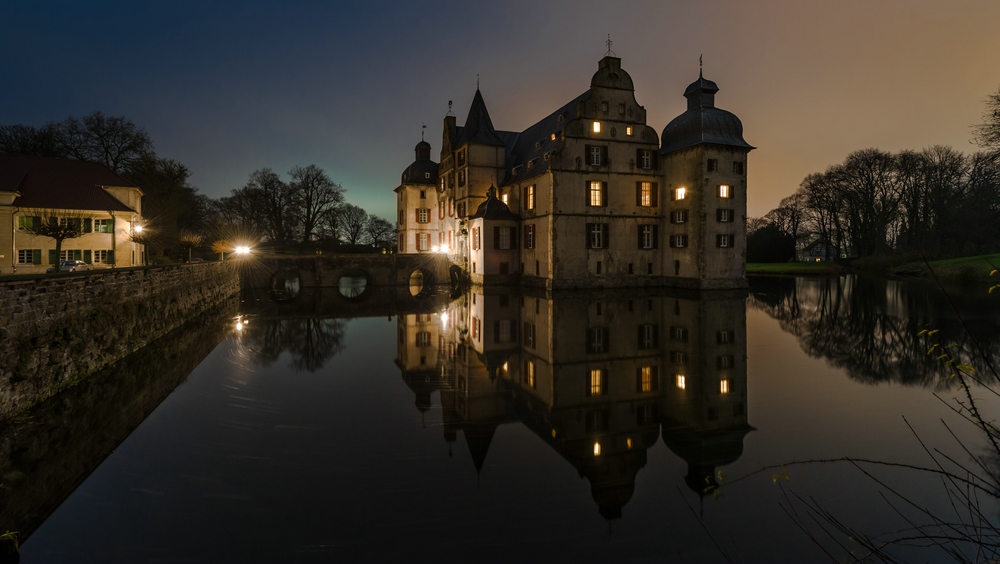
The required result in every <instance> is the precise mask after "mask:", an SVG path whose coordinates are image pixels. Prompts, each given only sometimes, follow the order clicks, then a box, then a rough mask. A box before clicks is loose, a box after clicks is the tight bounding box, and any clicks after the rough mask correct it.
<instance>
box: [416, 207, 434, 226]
mask: <svg viewBox="0 0 1000 564" xmlns="http://www.w3.org/2000/svg"><path fill="white" fill-rule="evenodd" d="M430 215H431V210H430V208H419V209H417V223H427V222H428V221H430V219H429V218H430Z"/></svg>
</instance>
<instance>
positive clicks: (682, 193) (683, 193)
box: [674, 188, 688, 200]
mask: <svg viewBox="0 0 1000 564" xmlns="http://www.w3.org/2000/svg"><path fill="white" fill-rule="evenodd" d="M687 190H688V189H687V188H677V189H675V190H674V199H675V200H683V199H684V198H686V197H687Z"/></svg>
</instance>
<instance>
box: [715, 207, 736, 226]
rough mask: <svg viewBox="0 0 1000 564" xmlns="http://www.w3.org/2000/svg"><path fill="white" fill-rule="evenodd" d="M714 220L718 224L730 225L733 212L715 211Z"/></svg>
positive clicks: (725, 210)
mask: <svg viewBox="0 0 1000 564" xmlns="http://www.w3.org/2000/svg"><path fill="white" fill-rule="evenodd" d="M715 219H716V220H717V221H719V222H720V223H731V222H732V221H733V210H727V209H718V210H715Z"/></svg>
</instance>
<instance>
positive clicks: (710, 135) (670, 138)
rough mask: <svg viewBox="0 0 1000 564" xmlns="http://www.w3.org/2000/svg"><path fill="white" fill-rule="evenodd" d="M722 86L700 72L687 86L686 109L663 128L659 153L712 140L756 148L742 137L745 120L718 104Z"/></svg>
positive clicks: (685, 93)
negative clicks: (717, 95) (719, 106)
mask: <svg viewBox="0 0 1000 564" xmlns="http://www.w3.org/2000/svg"><path fill="white" fill-rule="evenodd" d="M718 91H719V87H718V86H717V85H716V84H715V83H714V82H712V81H711V80H708V79H706V78H705V77H704V76H702V75H701V73H698V80H696V81H694V82H692V83H691V84H690V85H688V87H687V89H685V90H684V97H685V98H687V100H688V107H687V111H686V112H684V113H683V114H681V115H679V116H677V117H675V118H674V119H673V120H672V121H671V122H670V123H668V124H667V126H666V127H665V128H663V135H661V136H660V142H661V145H660V154H666V153H670V152H673V151H678V150H680V149H686V148H688V147H691V146H694V145H698V144H700V143H710V144H713V145H725V146H727V147H739V148H741V149H746V150H748V151H749V150H752V149H754V148H755V147H753V146H752V145H750V144H749V143H747V142H746V141H745V140H744V139H743V122H741V121H740V118H738V117H736V116H735V115H733V114H732V113H730V112H727V111H726V110H723V109H720V108H716V107H715V93H716V92H718Z"/></svg>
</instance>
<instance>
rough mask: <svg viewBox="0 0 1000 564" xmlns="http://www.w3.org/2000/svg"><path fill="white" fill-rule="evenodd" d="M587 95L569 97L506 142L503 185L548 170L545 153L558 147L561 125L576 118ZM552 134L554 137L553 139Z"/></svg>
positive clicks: (551, 151)
mask: <svg viewBox="0 0 1000 564" xmlns="http://www.w3.org/2000/svg"><path fill="white" fill-rule="evenodd" d="M588 98H590V90H587V91H586V92H584V93H583V94H580V95H579V96H577V97H576V98H573V99H572V100H570V101H569V102H567V103H566V104H565V105H563V107H561V108H559V109H558V110H556V111H554V112H552V113H551V114H549V115H547V116H545V117H544V118H542V119H541V120H540V121H539V122H538V123H536V124H534V125H532V126H531V127H529V128H528V129H525V130H524V131H523V132H521V133H518V134H515V137H514V139H513V140H512V142H511V143H509V144H508V145H507V158H506V165H507V177H506V178H505V179H504V181H503V184H504V185H508V184H513V183H515V182H519V181H521V180H524V179H526V178H531V177H533V176H538V175H539V174H542V173H543V172H545V171H547V170H548V169H549V161H548V160H547V159H546V158H545V154H546V153H553V152H557V151H559V150H560V149H562V146H563V139H562V130H563V127H565V126H566V123H568V122H569V121H570V120H573V119H576V118H577V108H578V107H579V104H580V102H583V101H586V100H587V99H588ZM560 118H561V119H560ZM553 134H555V136H556V138H555V140H554V141H553V140H552V135H553Z"/></svg>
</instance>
